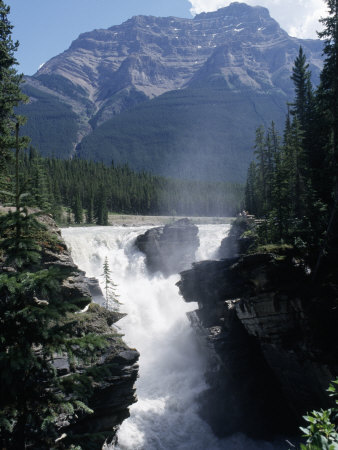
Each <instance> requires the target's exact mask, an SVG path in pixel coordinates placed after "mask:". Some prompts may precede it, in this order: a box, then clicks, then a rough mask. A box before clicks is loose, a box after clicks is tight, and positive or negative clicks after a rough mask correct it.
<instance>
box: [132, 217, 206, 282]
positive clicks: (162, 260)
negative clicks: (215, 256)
mask: <svg viewBox="0 0 338 450" xmlns="http://www.w3.org/2000/svg"><path fill="white" fill-rule="evenodd" d="M135 245H136V247H137V248H138V249H139V250H140V251H141V252H143V253H144V254H145V255H146V264H147V267H148V270H149V272H151V273H155V272H157V271H160V272H162V273H163V275H165V276H169V275H172V274H174V273H179V272H181V271H182V270H185V269H188V268H189V267H190V266H191V264H192V263H193V261H194V260H195V253H196V250H197V249H198V247H199V238H198V228H197V226H196V225H194V224H193V223H192V222H191V221H190V220H189V219H180V220H177V221H176V222H174V223H173V224H171V225H165V226H164V227H158V228H152V229H150V230H148V231H146V232H145V233H144V234H142V235H140V236H138V237H137V239H136V242H135Z"/></svg>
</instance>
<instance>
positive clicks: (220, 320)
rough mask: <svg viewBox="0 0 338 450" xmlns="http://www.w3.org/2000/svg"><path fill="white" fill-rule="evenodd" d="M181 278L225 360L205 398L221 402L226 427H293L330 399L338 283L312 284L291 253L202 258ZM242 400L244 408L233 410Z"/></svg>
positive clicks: (337, 350) (198, 322)
mask: <svg viewBox="0 0 338 450" xmlns="http://www.w3.org/2000/svg"><path fill="white" fill-rule="evenodd" d="M178 285H179V288H180V291H181V293H182V295H183V296H184V299H185V300H186V301H197V302H198V305H199V310H197V311H196V312H194V313H192V314H191V316H190V317H191V321H192V323H193V325H194V326H195V327H196V328H197V330H198V331H199V333H200V334H201V335H202V336H203V340H204V342H206V343H207V345H208V346H209V348H210V349H211V354H213V355H214V360H215V361H217V363H214V364H211V365H210V367H211V368H210V370H209V373H208V377H209V381H210V385H211V389H210V391H209V393H207V394H206V395H205V398H204V399H203V403H202V405H203V408H204V410H205V409H208V408H207V406H206V405H208V404H209V402H211V403H212V402H216V404H217V405H218V410H219V412H220V415H218V416H217V415H216V414H214V415H213V414H210V413H208V414H206V418H207V419H208V420H209V421H210V423H211V425H212V426H213V427H214V429H215V431H216V432H217V433H218V434H220V435H224V434H228V433H230V432H233V431H246V432H249V433H251V434H252V433H253V434H255V433H258V434H260V435H261V436H263V437H264V436H266V431H267V428H266V427H264V424H265V425H266V424H268V429H270V430H271V431H273V432H279V433H281V432H283V433H284V432H286V431H288V430H289V431H290V430H291V431H292V424H293V425H295V424H297V423H299V421H301V420H302V419H301V418H302V415H304V414H305V413H306V412H307V411H309V410H311V409H318V408H320V407H327V406H328V405H329V399H328V397H327V395H326V392H325V390H326V389H327V387H328V385H329V382H330V381H331V380H332V379H334V378H335V376H337V374H338V364H337V354H338V344H337V343H338V331H337V327H336V323H337V320H338V313H337V296H336V290H335V289H336V288H334V287H333V286H331V287H326V289H325V290H324V289H323V288H320V287H319V286H315V285H311V282H310V278H309V276H308V275H307V274H306V271H305V270H304V268H302V267H301V266H300V265H299V262H297V261H296V260H295V259H294V258H293V257H292V256H291V255H287V254H286V255H284V256H283V257H282V258H281V256H280V255H279V256H278V255H274V254H253V255H248V256H238V257H236V258H233V259H224V260H221V261H205V262H201V263H197V264H195V265H194V267H193V269H191V270H189V271H185V272H183V273H182V274H181V281H180V282H179V283H178ZM220 397H221V399H220ZM210 399H211V400H210ZM236 401H238V402H239V404H240V405H241V408H242V409H241V411H238V409H237V408H236V406H234V411H235V413H234V414H233V413H232V410H231V411H230V413H229V406H228V405H229V403H230V405H232V404H234V405H236ZM230 409H231V408H230ZM248 412H249V413H250V414H249V415H247V414H246V413H248ZM253 414H254V416H253ZM258 418H259V419H258ZM255 419H257V421H258V424H257V428H255V427H256V423H255ZM262 425H263V426H262ZM290 427H291V428H290ZM264 428H265V429H264Z"/></svg>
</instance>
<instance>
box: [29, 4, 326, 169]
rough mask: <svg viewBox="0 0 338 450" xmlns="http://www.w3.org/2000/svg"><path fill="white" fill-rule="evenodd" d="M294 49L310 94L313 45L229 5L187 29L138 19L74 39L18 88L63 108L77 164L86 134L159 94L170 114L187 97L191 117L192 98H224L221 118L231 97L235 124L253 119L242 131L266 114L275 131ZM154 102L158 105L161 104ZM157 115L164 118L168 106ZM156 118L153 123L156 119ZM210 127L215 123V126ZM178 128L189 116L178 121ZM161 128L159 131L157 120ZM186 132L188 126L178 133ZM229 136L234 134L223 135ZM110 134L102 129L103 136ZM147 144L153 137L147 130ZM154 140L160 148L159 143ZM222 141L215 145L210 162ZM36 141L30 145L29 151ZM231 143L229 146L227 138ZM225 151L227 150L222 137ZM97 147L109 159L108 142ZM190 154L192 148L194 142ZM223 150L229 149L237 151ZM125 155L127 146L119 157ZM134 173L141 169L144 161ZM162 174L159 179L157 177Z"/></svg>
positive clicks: (254, 10) (315, 70) (256, 11)
mask: <svg viewBox="0 0 338 450" xmlns="http://www.w3.org/2000/svg"><path fill="white" fill-rule="evenodd" d="M300 45H301V46H302V47H303V49H304V52H305V54H306V56H307V59H308V62H309V64H310V70H311V72H312V75H313V81H314V84H316V82H317V81H318V74H319V72H320V70H321V66H322V42H321V41H319V40H317V41H316V40H310V39H307V40H301V39H297V38H293V37H290V36H288V34H287V33H286V32H285V31H284V30H282V29H281V28H280V26H279V25H278V23H277V22H276V21H275V20H274V19H273V18H271V16H270V14H269V12H268V10H267V9H266V8H262V7H259V6H255V7H252V6H248V5H246V4H245V3H239V2H235V3H231V4H230V5H229V6H227V7H225V8H221V9H219V10H218V11H214V12H209V13H202V14H198V15H196V16H195V17H194V18H193V19H187V18H177V17H154V16H143V15H140V16H135V17H132V18H131V19H129V20H127V21H126V22H124V23H122V24H120V25H114V26H112V27H110V28H108V29H105V30H103V29H97V30H93V31H90V32H87V33H83V34H81V35H80V36H79V38H78V39H76V40H75V41H74V42H72V44H71V46H70V47H69V49H68V50H66V51H64V52H63V53H61V54H60V55H58V56H55V57H54V58H52V59H51V60H50V61H48V62H47V63H45V64H44V65H43V67H42V68H41V69H40V70H39V71H38V72H37V73H36V74H35V75H34V76H33V77H30V78H29V79H28V80H27V83H26V85H27V86H31V87H32V88H34V89H39V90H43V91H44V93H45V94H46V93H47V94H51V95H52V96H53V97H57V100H61V101H62V102H63V103H66V104H67V106H70V107H71V108H72V111H73V112H74V113H75V114H76V115H77V117H78V118H79V119H78V120H77V126H78V129H77V130H78V131H76V133H77V135H76V137H75V138H73V137H72V141H71V144H70V145H71V148H72V150H71V151H72V152H75V151H78V152H79V154H81V152H83V153H82V154H84V150H83V149H84V148H85V145H86V143H85V139H86V138H85V139H84V137H86V136H88V135H92V134H93V133H96V130H98V129H99V128H100V127H101V126H104V124H105V122H107V121H108V120H115V119H117V117H116V116H117V115H120V113H121V112H122V113H125V114H127V112H132V111H134V110H135V108H136V109H137V111H138V108H139V107H140V106H141V104H142V103H145V102H148V101H150V100H151V101H153V100H154V102H155V100H159V102H161V101H162V100H163V99H162V94H166V95H169V94H170V95H172V96H173V98H174V99H175V100H174V102H175V104H176V101H177V99H178V98H180V102H184V101H185V100H184V98H183V97H184V95H187V96H188V97H189V96H191V95H192V98H193V100H192V101H191V100H189V101H188V100H187V102H188V105H193V104H194V103H195V102H196V105H197V106H196V108H195V110H194V112H193V115H195V114H196V113H197V111H200V113H201V114H202V112H203V108H201V110H200V108H199V106H200V105H199V104H197V103H198V102H197V100H196V95H197V96H200V95H202V94H201V92H204V94H203V95H205V97H203V102H202V103H203V105H205V103H206V101H207V100H208V99H210V98H213V93H210V92H209V91H208V90H210V89H211V90H212V89H218V90H220V91H221V95H222V96H224V99H225V97H226V98H228V100H227V102H231V108H233V105H234V102H235V99H234V98H235V97H233V95H236V96H238V97H236V99H237V100H236V102H238V104H240V105H242V106H241V108H242V110H241V111H242V112H241V113H238V115H237V117H241V115H242V114H244V115H245V121H248V120H251V119H250V117H252V115H253V116H254V117H255V120H254V122H253V125H252V128H253V127H254V126H255V125H257V126H258V125H259V123H264V122H265V121H266V120H269V121H270V120H271V112H272V111H275V109H276V108H277V111H276V113H275V116H276V115H278V116H279V117H280V118H281V119H280V120H281V122H282V121H284V111H285V104H286V102H287V101H290V100H291V99H292V97H293V94H294V92H293V89H294V87H293V83H292V81H291V80H290V74H291V69H292V66H293V63H294V60H295V58H296V57H297V54H298V51H299V47H300ZM191 91H194V93H192V92H191ZM206 91H208V92H209V93H208V95H207V94H206ZM30 95H31V94H30ZM181 96H182V97H181ZM264 96H265V97H264ZM266 96H267V97H268V98H269V100H266V98H267V97H266ZM155 97H156V98H158V99H156V98H155ZM198 98H199V97H198ZM217 98H219V95H217ZM263 98H264V100H263ZM163 101H164V102H166V97H165V98H164V100H163ZM224 101H225V100H224ZM267 104H269V106H267ZM154 105H159V104H157V103H156V102H155V103H151V104H149V108H150V109H151V108H152V107H154ZM260 105H261V106H260ZM227 107H228V106H227ZM163 108H164V109H163V111H164V110H165V114H166V115H168V114H169V116H170V111H169V109H170V108H169V107H168V105H167V104H166V106H165V107H163ZM210 108H211V106H210ZM220 111H223V109H220ZM248 111H252V113H249V112H248ZM135 114H136V113H135ZM156 117H157V116H156ZM159 117H162V111H161V113H160V114H159ZM163 117H164V116H163ZM217 117H219V114H217ZM217 117H215V121H216V122H217V120H220V119H217ZM282 117H283V118H282ZM188 118H189V114H187V121H188ZM121 120H122V119H121ZM128 120H129V119H128ZM231 120H233V118H231ZM204 121H208V123H209V121H210V114H206V117H205V118H204ZM276 122H278V118H277V119H276ZM163 123H167V117H165V118H164V122H163ZM163 123H162V125H161V126H163ZM176 126H177V124H175V126H173V129H176ZM189 126H190V122H189V121H188V122H187V128H189ZM222 126H223V125H222ZM229 126H230V125H229ZM136 128H138V125H137V126H136ZM220 128H222V127H221V126H220ZM252 128H251V129H248V135H250V136H252V135H253V132H254V130H253V129H252ZM231 129H232V130H235V129H236V127H235V126H231ZM119 130H121V126H119ZM128 130H129V131H128V133H130V129H129V128H128ZM156 131H157V130H156ZM111 132H112V131H111V127H109V128H108V130H107V134H109V135H110V134H111ZM39 133H40V132H39ZM119 133H120V131H119ZM231 133H232V131H231ZM231 133H230V134H231ZM169 134H170V133H169ZM195 134H196V133H195ZM150 135H151V136H154V129H153V128H152V131H151V133H150ZM37 136H38V133H37ZM163 136H165V134H163ZM163 136H162V137H161V140H162V139H167V138H164V137H163ZM214 136H215V133H212V136H211V133H210V136H209V135H208V136H207V135H206V136H205V143H204V144H203V146H204V147H207V148H208V149H210V148H212V146H213V145H214ZM223 138H224V137H223ZM223 138H222V139H220V141H219V142H217V145H216V144H215V145H216V147H217V152H218V154H219V153H220V150H219V147H220V146H221V143H222V142H223V141H224V139H223ZM239 138H242V136H241V135H240V136H239ZM39 139H40V138H37V139H36V141H35V144H36V145H37V146H38V145H39V142H37V141H38V140H39ZM236 139H237V141H238V136H237V135H236ZM216 140H217V139H216ZM46 141H48V139H46ZM116 141H119V139H117V140H116ZM122 141H123V142H127V141H128V139H126V140H124V138H123V140H122ZM226 141H227V142H228V143H231V142H234V140H233V139H232V138H231V139H230V138H229V137H226ZM107 142H108V143H107V148H109V149H110V148H111V145H112V144H111V142H112V141H111V140H110V138H109V139H108V140H107ZM114 142H115V141H114ZM135 142H136V141H135ZM173 142H174V144H173V145H177V146H179V147H181V144H180V142H181V137H180V136H176V135H175V136H174V137H173ZM190 142H191V138H189V139H187V143H186V142H184V145H183V148H186V145H189V144H190ZM198 144H199V145H201V144H200V140H199V141H198ZM116 145H117V144H116ZM120 145H121V143H120V141H119V144H118V146H119V147H120ZM152 145H153V144H152V143H151V144H150V145H149V148H151V146H152ZM156 145H157V144H156V143H155V144H154V146H155V147H156ZM229 145H232V146H233V147H234V148H235V147H236V149H237V148H238V143H236V145H235V144H229ZM201 146H202V145H201ZM250 146H251V144H250V143H249V142H248V143H246V144H245V146H244V144H243V148H244V147H245V148H246V149H250V148H251V147H250ZM155 147H154V148H155ZM216 147H215V148H216ZM129 149H130V147H129V146H128V152H129ZM67 151H68V150H67ZM109 151H110V150H109ZM234 151H235V150H234ZM118 152H119V153H118V156H116V155H115V156H114V157H115V159H116V160H119V161H122V160H123V162H126V161H128V162H130V158H129V156H126V157H125V156H124V153H123V156H121V155H122V153H121V152H120V150H118ZM107 153H108V150H107ZM136 153H137V152H135V154H136ZM202 153H203V152H202V149H201V154H202ZM72 154H73V153H72ZM107 158H109V161H111V159H112V158H111V156H109V157H107ZM162 159H163V158H161V161H162ZM215 161H216V159H215ZM151 164H153V162H152V163H151ZM156 164H157V163H156ZM156 164H155V165H156ZM159 164H162V162H161V163H159ZM135 166H136V167H137V168H142V169H149V165H147V164H145V163H144V158H143V160H142V161H140V162H139V163H138V165H136V163H135ZM230 166H231V165H229V167H230ZM156 170H157V169H156ZM184 170H185V169H184ZM189 170H190V169H189ZM189 170H188V173H189V174H190V172H189ZM245 170H246V168H245ZM163 171H164V173H166V174H167V170H164V169H163ZM221 172H222V171H221ZM175 173H176V172H175ZM222 173H223V172H222ZM187 176H188V175H187ZM189 176H190V175H189Z"/></svg>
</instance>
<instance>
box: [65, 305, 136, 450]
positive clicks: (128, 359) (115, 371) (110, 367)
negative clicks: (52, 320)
mask: <svg viewBox="0 0 338 450" xmlns="http://www.w3.org/2000/svg"><path fill="white" fill-rule="evenodd" d="M123 316H124V314H120V313H118V312H113V311H108V310H106V309H104V308H102V307H100V306H99V305H96V304H94V303H91V304H90V305H89V308H88V310H87V311H86V312H84V313H82V314H81V318H80V319H79V321H78V323H75V324H74V325H73V326H74V328H75V332H76V334H78V335H82V334H83V333H86V334H87V333H95V334H98V335H105V336H108V337H109V345H108V347H107V348H105V349H104V350H102V352H101V355H100V357H99V358H98V360H97V362H96V363H95V364H94V365H92V367H88V365H87V366H83V367H82V366H76V367H75V371H76V372H79V373H81V372H82V371H83V370H84V369H86V370H88V368H89V369H91V370H92V374H90V375H89V380H88V390H89V392H90V395H89V400H88V406H89V407H90V408H91V409H92V410H93V413H92V414H84V415H82V416H81V417H77V418H76V419H75V420H64V421H63V422H62V421H60V432H61V434H62V433H65V434H66V435H67V437H66V438H65V440H64V443H65V444H67V443H68V442H69V443H73V444H74V443H76V444H78V445H80V446H81V448H82V449H88V450H91V449H93V450H96V449H99V448H102V445H103V443H104V442H105V441H106V440H107V442H111V441H114V439H115V434H116V431H117V429H118V427H119V425H120V424H121V423H122V422H123V420H124V419H126V418H127V417H129V406H130V405H131V404H133V403H135V402H136V394H135V388H134V383H135V381H136V378H137V375H138V365H137V360H138V358H139V353H138V352H137V351H136V350H135V349H130V348H129V347H128V346H127V345H126V344H125V343H124V342H123V341H122V338H121V335H119V333H117V331H116V329H114V328H112V325H113V324H114V323H115V322H117V321H118V320H119V319H120V318H121V317H123ZM56 366H57V368H58V371H59V373H60V376H63V377H66V376H68V375H69V374H71V373H72V372H74V367H72V368H71V367H70V366H69V364H68V359H67V358H66V357H65V358H58V359H57V361H56ZM90 372H91V371H90V370H89V373H90ZM61 419H62V418H61Z"/></svg>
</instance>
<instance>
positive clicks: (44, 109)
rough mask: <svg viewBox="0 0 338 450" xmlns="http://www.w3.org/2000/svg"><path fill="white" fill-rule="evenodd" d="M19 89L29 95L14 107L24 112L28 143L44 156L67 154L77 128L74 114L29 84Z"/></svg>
mask: <svg viewBox="0 0 338 450" xmlns="http://www.w3.org/2000/svg"><path fill="white" fill-rule="evenodd" d="M61 78H62V77H61ZM23 92H24V93H25V94H26V95H27V96H28V97H30V99H31V101H30V102H29V103H28V104H25V105H20V106H19V107H18V108H17V109H16V111H17V113H19V114H22V115H25V116H27V122H26V124H25V126H24V127H23V132H24V133H25V134H27V135H29V136H30V138H31V141H32V145H33V146H34V147H36V148H38V149H39V150H42V151H43V155H44V156H55V157H58V158H68V157H69V156H70V155H71V154H72V152H73V149H74V143H75V142H76V138H77V131H78V124H77V116H76V114H75V113H74V112H73V111H72V108H71V107H70V106H69V105H66V104H65V103H63V102H62V101H61V100H59V99H58V98H57V97H54V96H53V95H50V94H47V93H46V92H44V91H42V90H39V89H36V88H34V87H32V86H30V85H29V84H24V85H23Z"/></svg>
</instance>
